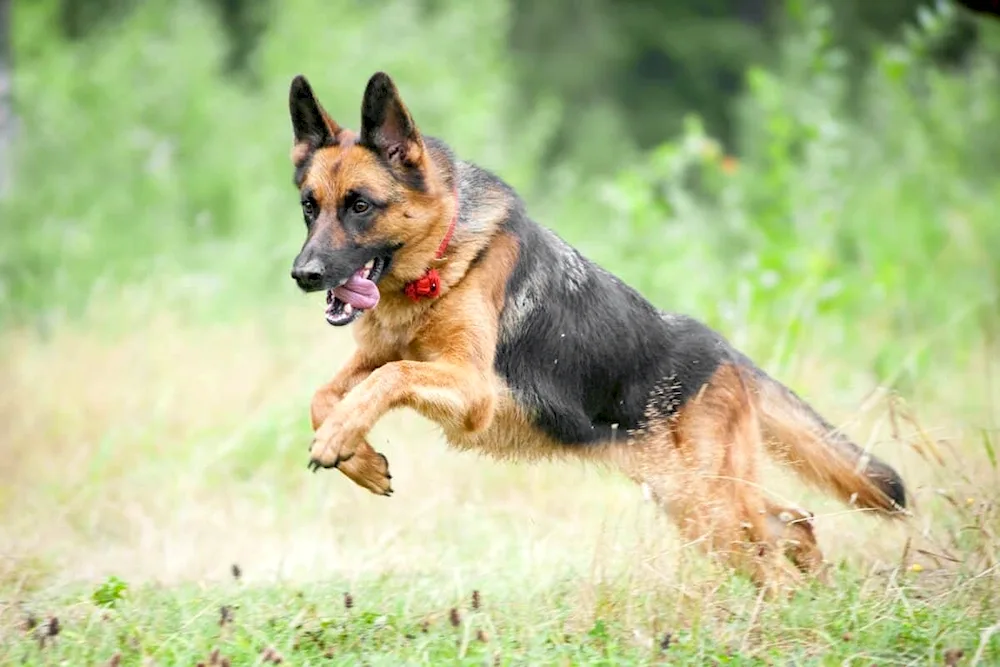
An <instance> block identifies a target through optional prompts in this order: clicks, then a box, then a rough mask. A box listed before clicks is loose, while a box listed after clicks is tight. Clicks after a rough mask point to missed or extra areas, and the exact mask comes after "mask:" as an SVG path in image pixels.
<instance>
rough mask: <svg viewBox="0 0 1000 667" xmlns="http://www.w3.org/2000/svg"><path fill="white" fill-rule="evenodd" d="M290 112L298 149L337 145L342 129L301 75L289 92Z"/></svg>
mask: <svg viewBox="0 0 1000 667" xmlns="http://www.w3.org/2000/svg"><path fill="white" fill-rule="evenodd" d="M288 111H289V112H290V113H291V116H292V130H293V132H294V133H295V145H296V148H298V147H299V146H303V147H304V148H305V149H306V150H310V151H313V150H316V149H317V148H320V147H322V146H331V145H334V144H336V143H337V135H339V134H340V132H341V127H340V126H339V125H337V123H336V122H335V121H334V120H333V119H332V118H330V116H328V115H327V113H326V111H324V110H323V107H322V106H321V105H320V103H319V101H318V100H317V99H316V96H315V95H313V91H312V87H311V86H310V85H309V82H308V81H307V80H306V78H305V77H304V76H302V75H301V74H300V75H298V76H296V77H295V78H294V79H292V86H291V89H290V90H289V91H288Z"/></svg>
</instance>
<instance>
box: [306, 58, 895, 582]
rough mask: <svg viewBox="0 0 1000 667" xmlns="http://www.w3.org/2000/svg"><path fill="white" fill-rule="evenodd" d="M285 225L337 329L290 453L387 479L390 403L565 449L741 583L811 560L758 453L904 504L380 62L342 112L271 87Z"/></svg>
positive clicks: (527, 456) (456, 440)
mask: <svg viewBox="0 0 1000 667" xmlns="http://www.w3.org/2000/svg"><path fill="white" fill-rule="evenodd" d="M289 111H290V115H291V121H292V130H293V147H292V151H291V159H292V163H293V166H294V184H295V186H296V188H297V189H298V192H299V195H300V203H301V208H302V215H303V218H304V222H305V227H306V239H305V242H304V244H303V245H302V247H301V250H300V252H299V253H298V256H297V257H296V258H295V260H294V263H293V266H292V270H291V277H292V278H293V279H294V280H295V282H296V283H297V284H298V286H299V288H300V289H301V290H303V291H305V292H315V291H322V292H326V309H325V316H326V320H327V322H329V324H331V325H333V326H337V327H343V326H347V325H352V327H353V333H354V337H355V339H356V341H357V346H356V349H355V351H354V352H353V354H352V355H351V357H350V358H349V359H348V361H347V362H346V363H345V364H344V365H343V367H342V368H341V369H340V371H339V372H338V373H337V374H336V375H335V376H334V377H333V379H332V380H330V381H329V382H328V383H327V384H325V385H323V386H322V387H320V388H319V390H318V391H317V392H316V393H315V395H314V397H313V399H312V403H311V406H310V413H311V420H312V428H313V431H314V438H313V441H312V443H311V445H310V459H309V467H310V468H311V469H312V470H313V471H315V470H317V469H319V468H336V469H338V470H339V471H340V472H341V473H343V474H344V475H346V476H347V477H348V478H350V479H351V480H353V481H354V482H355V483H356V484H358V485H360V486H361V487H363V488H366V489H368V490H369V491H371V492H373V493H376V494H382V495H390V494H391V493H392V486H391V475H390V473H389V464H388V461H387V460H386V458H385V457H384V456H383V455H382V454H380V453H378V452H376V451H375V450H374V449H373V448H372V446H371V445H370V444H369V443H368V441H367V440H366V435H367V433H368V432H369V430H370V429H371V428H372V426H373V425H374V424H375V423H376V422H377V421H378V420H379V418H380V417H382V415H384V414H385V413H386V412H387V411H389V410H392V409H395V408H402V407H406V408H411V409H413V410H415V411H417V412H418V413H420V414H422V415H423V416H425V417H427V418H428V419H430V420H432V421H434V422H436V423H437V424H438V425H439V426H440V427H441V428H442V430H443V432H444V435H445V437H446V439H447V441H448V443H449V444H450V446H452V447H454V448H457V449H459V450H474V451H478V452H484V453H486V454H489V455H492V456H494V457H497V458H503V459H514V460H521V461H528V460H536V459H542V458H550V457H557V456H577V457H582V458H584V459H587V460H590V461H595V462H600V463H603V464H607V465H610V466H613V467H614V468H617V469H618V470H620V471H621V472H622V473H624V474H625V475H627V476H628V477H629V478H631V479H632V480H634V481H635V482H637V483H639V484H641V485H642V486H643V489H644V490H645V491H646V492H647V495H648V496H649V497H650V498H651V499H653V500H655V502H656V503H658V504H659V505H660V506H662V507H663V509H664V510H665V511H666V513H667V514H668V515H669V516H670V517H671V518H672V520H673V521H674V522H675V524H676V525H677V526H678V528H679V530H680V532H681V534H682V535H683V536H684V537H685V538H686V539H690V540H693V541H698V542H699V543H700V544H702V545H703V547H704V549H705V551H706V553H709V554H713V555H718V556H720V557H721V559H722V560H723V562H724V563H725V564H726V565H728V566H731V567H733V568H735V569H736V570H737V571H739V572H742V573H743V574H745V575H747V576H749V577H750V578H751V579H752V580H753V581H754V582H755V583H756V584H758V585H760V586H771V585H778V584H781V583H788V582H794V581H800V580H801V579H802V578H803V577H804V576H805V575H808V574H816V573H817V571H818V570H819V568H820V566H821V564H822V562H823V557H822V551H821V550H820V549H819V547H818V544H817V540H816V536H815V532H814V530H813V526H812V515H811V514H810V513H809V512H807V511H805V510H800V509H798V508H794V507H785V506H782V505H779V504H777V503H775V502H773V501H772V500H771V499H769V498H768V497H766V496H765V494H764V492H763V490H762V489H761V487H760V486H759V484H758V474H759V472H758V468H759V462H760V459H761V456H763V455H765V454H766V455H769V456H771V457H773V458H774V459H776V460H778V461H780V462H782V463H784V464H786V465H788V466H790V467H791V468H792V469H793V470H794V471H796V472H797V473H798V474H799V475H800V476H801V477H803V478H804V479H805V480H806V481H808V482H811V483H813V484H815V485H817V486H819V487H820V488H822V489H824V490H826V491H827V492H829V493H831V494H833V495H834V496H836V497H838V498H839V499H841V500H842V501H844V502H847V503H850V504H852V505H854V506H856V507H858V508H863V509H866V510H871V511H874V512H876V513H878V514H879V515H881V516H884V517H898V516H899V515H900V514H901V513H904V512H905V511H906V501H907V498H906V496H907V493H906V489H905V487H904V483H903V480H902V479H901V477H900V476H899V474H898V473H897V472H896V471H895V470H894V469H893V468H891V467H890V466H889V465H887V464H886V463H884V462H883V461H880V460H878V459H876V458H874V457H872V456H869V455H867V454H866V453H865V452H864V451H863V450H862V449H861V448H860V447H858V446H857V445H856V444H854V443H853V442H852V441H851V440H850V439H849V438H848V437H846V436H845V435H844V434H842V433H841V432H839V431H838V430H836V429H835V428H833V427H832V426H831V425H830V424H829V423H828V422H827V421H825V420H824V419H823V417H821V416H820V415H819V414H818V413H817V412H816V411H815V410H813V409H812V408H811V407H810V406H809V405H808V404H807V403H806V402H804V401H803V400H802V399H801V398H799V397H798V396H797V395H796V394H795V393H794V392H793V391H792V390H790V389H788V388H787V387H786V386H784V385H782V384H781V383H780V382H778V381H777V380H775V379H773V378H771V377H770V376H769V375H767V374H766V373H765V372H764V371H763V370H761V369H760V368H758V367H757V366H756V365H755V364H754V363H753V362H752V361H751V360H750V359H749V358H748V357H746V356H745V355H744V354H742V353H741V352H739V351H738V350H736V349H735V348H734V347H733V346H732V345H731V344H730V343H728V342H727V340H726V339H725V338H724V337H723V336H722V335H720V334H719V333H717V332H716V331H714V330H713V329H711V328H709V327H708V326H706V325H704V324H702V323H701V322H700V321H698V320H696V319H694V318H692V317H689V316H685V315H680V314H673V313H668V312H663V311H661V310H659V309H658V308H656V307H654V306H653V305H652V304H651V303H650V302H649V301H648V300H646V299H645V298H644V297H643V296H642V295H640V294H639V293H638V292H637V291H636V290H634V289H633V288H631V287H630V286H628V285H627V284H625V283H624V282H623V281H622V280H620V279H618V278H617V277H616V276H614V275H612V274H611V273H610V272H608V271H606V270H605V269H603V268H601V267H600V266H598V265H596V264H595V263H593V262H591V261H589V260H588V259H586V258H585V257H584V256H582V255H581V254H580V253H579V252H578V251H577V250H576V249H574V248H573V247H571V246H570V245H569V244H567V243H566V242H565V241H563V240H562V239H561V238H560V237H559V236H558V235H557V234H555V233H554V232H552V231H551V230H549V229H548V228H546V227H543V226H541V225H539V224H537V223H536V222H535V221H533V220H532V219H531V217H530V216H529V214H528V213H527V211H526V208H525V204H524V202H523V200H522V199H521V198H519V196H518V195H517V193H516V192H515V191H514V190H513V189H512V188H511V187H510V186H509V185H508V184H506V183H505V182H504V181H503V180H502V179H501V178H499V177H497V176H496V175H494V174H492V173H491V172H489V171H487V170H485V169H483V168H480V167H478V166H476V165H474V164H472V163H471V162H468V161H465V160H462V159H460V158H458V157H457V156H456V155H455V154H454V153H453V152H452V150H451V149H450V148H449V147H448V145H447V144H446V143H444V142H443V141H441V140H439V139H436V138H433V137H430V136H424V135H422V133H421V132H420V130H419V129H418V127H417V125H416V124H415V123H414V121H413V117H412V116H411V114H410V112H409V110H408V108H407V106H406V105H405V104H404V103H403V100H402V98H401V96H400V94H399V91H398V89H397V87H396V85H395V83H394V82H393V80H392V79H391V78H390V77H389V76H388V75H387V74H385V73H384V72H377V73H375V74H374V75H373V76H372V77H371V78H370V79H369V81H368V83H367V86H366V88H365V91H364V94H363V98H362V103H361V124H360V129H359V130H358V131H357V132H355V131H352V130H350V129H346V128H344V127H341V126H340V125H339V124H337V123H336V122H335V121H334V120H333V119H332V118H331V117H330V116H329V114H327V112H326V111H325V109H324V108H323V106H322V105H321V104H320V103H319V101H318V100H317V98H316V96H315V94H314V93H313V90H312V87H311V86H310V84H309V82H308V81H307V79H306V78H305V77H303V76H301V75H299V76H296V77H295V78H294V79H293V80H292V83H291V88H290V92H289Z"/></svg>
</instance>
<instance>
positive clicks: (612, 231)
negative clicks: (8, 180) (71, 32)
mask: <svg viewBox="0 0 1000 667" xmlns="http://www.w3.org/2000/svg"><path fill="white" fill-rule="evenodd" d="M53 11H54V3H53V2H51V1H50V2H42V3H37V4H34V5H32V6H22V7H21V8H20V9H19V12H18V13H17V15H16V20H17V25H16V30H15V37H16V45H15V46H16V51H17V63H18V67H17V71H16V81H15V84H16V90H17V93H18V111H19V114H20V117H21V119H22V133H21V137H20V139H21V140H20V142H19V154H18V157H19V169H18V173H17V181H16V183H15V188H14V191H13V194H12V195H11V196H10V198H9V199H8V200H6V201H5V202H3V203H2V207H3V208H2V211H0V213H2V215H3V219H4V223H5V224H4V229H3V234H4V242H3V244H2V245H0V312H2V316H3V317H4V318H5V319H8V320H9V319H10V318H17V319H25V318H29V319H35V320H39V319H44V320H45V321H48V322H50V321H52V320H53V319H56V320H58V319H60V318H64V317H68V316H73V315H74V314H75V313H79V312H81V311H82V310H83V309H84V308H85V307H86V305H87V304H88V303H89V302H90V301H91V299H92V297H93V296H94V295H95V294H99V293H102V292H107V291H111V292H116V291H120V290H122V289H134V291H135V292H136V294H137V295H138V296H137V299H138V298H139V297H140V296H141V297H144V299H140V300H141V301H143V302H144V303H146V304H147V305H148V308H150V309H164V308H173V309H180V310H184V309H187V310H188V311H190V312H193V313H197V312H202V313H205V314H206V315H207V316H208V317H212V318H218V317H223V316H224V315H225V313H227V312H234V313H241V312H247V310H248V309H249V308H252V307H258V305H259V304H260V302H261V300H262V299H266V298H268V297H282V298H287V297H288V296H289V295H290V294H292V293H294V286H293V285H292V283H291V281H290V280H288V278H287V267H288V265H289V263H290V262H291V259H292V257H293V256H294V254H295V252H296V251H297V248H298V245H299V244H300V243H301V236H302V234H301V230H300V229H299V227H298V213H297V210H296V206H295V194H294V192H293V190H292V187H291V184H290V178H291V169H290V166H289V163H288V150H289V148H290V128H289V122H288V118H287V107H286V104H287V103H286V99H287V86H288V83H289V81H290V79H291V78H292V76H293V75H294V74H296V73H299V72H302V73H305V74H306V75H307V76H309V77H310V79H311V80H312V81H313V84H314V87H315V88H316V90H317V92H318V94H319V95H320V98H321V100H322V101H323V103H324V104H325V105H326V106H327V108H328V110H329V111H330V112H331V113H332V114H333V115H334V116H335V117H336V118H338V119H340V120H341V122H343V123H345V124H348V125H354V126H356V124H357V121H358V115H359V105H360V95H361V91H362V90H363V87H364V84H365V81H366V80H367V78H368V76H370V74H371V73H372V72H374V71H375V70H377V69H385V70H387V71H389V72H390V73H391V74H392V75H393V76H394V77H395V78H396V79H397V82H398V84H399V86H400V88H401V90H402V92H403V95H404V98H405V99H406V100H407V102H408V104H409V105H410V107H411V109H412V111H413V113H414V114H415V116H416V119H417V121H418V123H420V124H421V126H422V127H423V129H424V130H425V132H428V133H430V134H436V135H439V136H442V137H443V138H445V139H446V140H448V141H449V142H450V143H451V144H452V145H453V146H454V147H455V148H456V150H457V151H458V152H459V153H460V154H461V155H463V156H465V157H468V158H471V159H473V160H476V161H478V162H480V163H481V164H483V165H484V166H486V167H488V168H490V169H492V170H494V171H496V172H498V173H499V174H500V175H501V176H503V177H504V178H506V179H507V180H509V181H510V182H511V183H512V184H513V185H514V186H515V187H517V188H519V189H520V190H521V191H522V192H523V193H524V194H525V195H526V196H527V197H528V199H529V200H530V203H531V210H532V211H533V212H534V214H535V217H536V218H538V219H539V220H540V221H541V222H543V223H544V224H547V225H550V226H552V227H553V228H555V229H556V230H557V231H559V232H560V233H561V234H563V235H564V236H566V237H567V238H568V239H569V240H570V241H571V242H573V243H576V244H577V245H579V246H580V247H581V249H582V250H583V251H584V252H585V253H587V254H588V255H590V256H592V257H593V258H594V259H596V260H598V261H599V262H600V263H602V264H604V265H605V266H607V267H608V268H610V269H612V270H614V271H616V272H618V273H619V274H620V275H622V276H623V277H624V278H625V279H627V280H628V281H629V282H631V283H633V284H635V285H636V286H637V287H639V288H640V289H641V290H642V291H643V292H644V293H645V294H647V295H648V296H649V297H650V298H651V299H653V300H654V301H655V302H656V303H657V304H658V305H661V306H663V307H667V308H672V309H676V310H681V311H684V312H689V313H692V314H694V315H697V316H699V317H703V318H704V319H706V320H708V321H709V322H711V323H712V324H714V325H716V326H718V327H719V328H720V329H722V330H723V331H724V332H726V333H727V335H729V336H730V337H732V338H733V339H734V341H735V342H736V343H737V344H739V345H741V346H744V347H748V348H749V349H750V351H752V352H757V353H760V354H763V355H766V356H769V357H770V360H771V362H773V363H781V362H783V361H784V360H787V358H788V353H789V351H790V350H792V349H794V347H795V345H796V344H799V343H806V342H816V341H820V343H821V344H822V345H824V346H826V347H827V349H829V351H830V354H831V356H832V357H835V358H839V357H843V356H844V355H855V356H856V357H857V358H858V359H859V360H860V361H862V362H863V363H870V364H871V369H872V371H873V372H874V373H875V374H876V375H877V376H878V377H879V378H880V379H886V380H887V381H890V382H894V381H896V382H905V380H906V379H907V378H908V377H909V378H912V376H913V374H915V373H918V372H920V371H921V370H922V369H924V368H925V366H926V364H927V362H928V361H929V360H931V359H933V360H935V362H941V363H943V364H947V363H954V362H961V361H962V360H963V357H962V355H963V354H964V353H965V352H968V351H969V350H971V349H973V344H974V343H978V342H979V341H981V340H982V339H983V336H984V332H986V333H988V332H989V331H991V329H992V327H994V326H995V324H996V320H997V318H996V313H997V296H998V294H997V293H998V289H1000V279H998V273H997V268H996V264H997V262H996V258H997V257H1000V224H997V222H996V221H995V220H994V213H993V212H994V211H995V210H997V205H998V204H1000V176H998V175H997V172H996V171H995V169H992V168H991V165H992V160H993V159H994V156H995V155H997V154H998V151H997V149H998V148H1000V145H998V144H1000V139H998V138H996V137H997V135H995V134H994V133H992V132H991V131H990V130H991V128H992V124H993V122H994V119H996V118H998V117H1000V101H998V100H1000V97H998V96H997V94H996V93H997V90H998V85H997V83H998V82H997V78H998V70H997V64H996V63H995V62H994V61H993V60H991V59H989V58H987V57H985V56H982V57H978V58H973V59H972V61H971V63H970V64H969V65H968V66H967V67H966V68H965V69H963V70H961V71H954V70H944V69H940V68H937V67H935V66H932V65H931V64H929V63H930V58H929V57H928V56H926V55H925V54H926V53H928V52H929V51H931V49H930V48H929V47H928V46H927V45H928V44H929V43H932V42H933V40H934V39H935V35H936V34H938V33H941V32H946V31H947V28H948V26H949V22H950V21H953V20H954V16H953V15H952V13H951V11H950V10H948V9H947V8H946V7H945V8H943V9H939V10H936V11H934V12H922V13H921V14H920V16H921V20H920V23H919V25H916V26H914V27H913V29H912V30H910V31H909V33H908V37H907V38H906V39H905V40H904V41H903V42H901V43H899V44H889V45H886V46H885V47H884V48H882V49H881V50H880V51H878V52H877V53H876V56H875V60H874V61H873V62H872V63H871V66H870V67H868V68H867V72H868V74H867V78H866V79H865V81H864V82H863V85H862V86H861V87H862V89H863V90H864V91H865V92H864V94H863V95H862V97H861V98H860V100H857V101H851V102H850V103H849V100H848V99H847V97H848V95H847V90H848V88H850V87H851V86H849V85H848V84H849V83H850V80H849V77H850V76H851V74H850V73H849V72H852V71H855V70H857V67H856V64H855V66H851V67H849V63H848V62H847V57H846V56H845V54H844V52H843V51H841V50H840V49H839V48H838V47H837V45H836V44H835V43H834V41H833V38H832V37H831V35H832V34H833V33H832V31H831V27H830V26H831V18H830V13H829V12H828V11H827V9H826V8H825V6H824V5H823V4H804V3H790V14H789V16H790V17H791V18H792V19H795V20H796V21H797V24H796V25H795V28H794V29H793V30H792V31H791V32H790V36H789V38H788V39H787V40H786V41H785V42H784V43H783V44H782V48H781V53H782V57H781V58H780V61H779V63H778V65H777V66H776V67H775V68H773V69H761V68H753V69H751V70H750V71H749V72H748V74H747V77H748V84H749V86H748V87H749V92H748V94H747V96H746V98H745V99H744V100H743V102H742V104H741V105H740V118H741V122H740V126H739V128H738V130H739V131H738V136H739V139H740V155H741V158H740V160H739V161H738V162H737V161H736V160H734V159H732V158H729V157H726V156H724V155H723V154H722V151H721V149H720V146H719V143H718V142H716V141H714V140H713V139H712V138H711V137H709V136H706V134H705V133H704V131H703V130H702V129H701V124H700V122H699V121H698V120H697V118H694V117H692V118H689V119H688V120H687V121H686V125H685V127H686V129H685V132H684V133H683V135H682V136H681V137H679V138H678V139H677V140H676V141H673V142H669V143H668V144H666V145H663V146H661V147H659V148H658V149H656V150H654V151H652V152H650V153H649V154H648V155H646V156H644V157H643V158H642V159H640V160H637V161H635V162H634V163H633V164H629V165H622V167H621V169H620V170H619V174H618V175H617V176H616V177H615V178H614V179H613V180H612V181H611V182H598V183H595V182H592V181H588V180H585V179H583V178H582V177H581V176H580V174H581V173H582V172H581V170H579V169H576V168H575V167H574V164H573V163H572V162H563V163H562V164H560V165H557V166H556V167H554V168H549V167H546V168H545V169H544V170H543V168H542V167H541V166H540V165H541V164H542V161H541V160H540V157H541V156H540V150H541V149H540V146H542V145H543V144H544V143H545V142H544V139H545V138H546V137H549V136H550V134H551V132H552V131H553V130H554V128H555V127H556V120H557V119H556V115H557V114H558V113H559V111H558V106H554V105H552V104H550V102H551V100H546V99H539V100H537V103H536V104H535V106H534V107H533V108H532V109H524V108H522V107H520V106H518V105H519V104H520V102H519V99H520V98H519V97H518V96H517V95H515V93H514V86H513V84H512V81H513V80H514V77H513V72H512V67H513V65H512V64H511V63H512V62H513V60H512V59H511V58H510V56H509V54H508V53H507V47H506V44H505V42H504V35H505V32H506V25H507V22H508V20H509V17H508V11H509V8H508V6H507V4H506V2H505V1H504V0H490V1H489V2H484V3H480V4H479V5H477V6H475V7H474V6H473V5H472V4H465V3H460V2H453V3H434V8H433V10H427V9H420V8H419V7H417V8H415V7H414V6H413V4H412V3H409V2H405V1H404V0H392V1H390V2H387V3H382V4H380V5H373V4H365V3H357V2H351V1H350V0H339V2H334V3H333V4H332V5H331V3H330V2H320V0H295V1H294V2H293V3H289V4H288V6H286V7H285V8H284V11H281V12H280V13H275V14H274V15H273V16H272V17H271V20H270V21H269V24H268V28H267V30H266V32H265V33H264V35H263V38H262V42H261V46H260V48H259V50H258V52H257V53H256V54H255V61H254V62H253V63H252V66H253V67H254V69H255V74H256V76H255V77H254V80H255V81H259V84H258V85H256V86H251V84H249V83H247V82H246V81H244V80H243V79H240V80H233V79H231V78H228V77H227V76H226V75H225V74H224V73H225V71H226V70H225V67H224V66H223V65H224V63H223V59H224V56H225V54H224V52H223V49H222V48H221V47H220V43H221V40H220V39H218V35H219V29H218V26H217V25H215V23H214V22H213V19H212V15H211V14H209V13H208V12H206V11H205V10H204V9H203V8H202V7H201V5H199V4H197V3H194V2H193V1H190V0H189V1H185V2H180V3H177V4H175V5H167V4H164V3H144V4H143V5H142V6H141V7H140V8H139V9H138V10H137V11H136V12H134V13H133V14H131V15H130V16H129V18H128V19H127V20H126V21H125V22H124V23H122V24H118V25H116V26H114V27H108V28H106V29H104V30H102V31H100V32H98V33H97V34H94V35H92V36H90V37H89V38H88V39H86V40H84V41H82V42H80V43H73V44H67V43H64V42H62V41H60V40H59V39H57V38H55V37H53V36H52V34H51V31H50V30H49V28H48V26H49V25H50V24H51V21H52V12H53ZM337 15H344V16H350V20H349V21H340V20H338V21H332V20H325V19H321V18H317V19H315V20H311V19H310V18H309V17H328V16H337ZM303 25H308V30H307V31H305V30H304V29H303ZM442 36H447V37H446V38H444V37H442ZM995 37H996V36H995V35H986V38H985V39H984V40H983V41H984V43H990V40H991V39H994V41H995ZM602 113H603V112H602ZM133 283H135V284H137V285H138V287H132V285H133ZM223 306H224V307H223ZM751 332H752V333H753V334H754V335H753V336H750V335H749V334H750V333H751ZM761 332H766V335H764V336H762V335H760V334H761ZM806 335H808V340H807V339H805V338H803V336H806Z"/></svg>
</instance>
